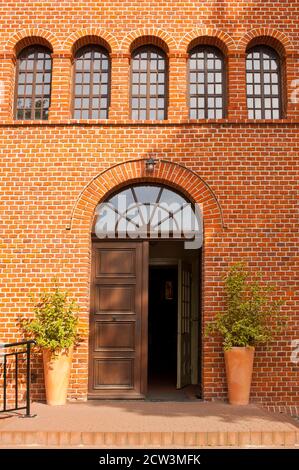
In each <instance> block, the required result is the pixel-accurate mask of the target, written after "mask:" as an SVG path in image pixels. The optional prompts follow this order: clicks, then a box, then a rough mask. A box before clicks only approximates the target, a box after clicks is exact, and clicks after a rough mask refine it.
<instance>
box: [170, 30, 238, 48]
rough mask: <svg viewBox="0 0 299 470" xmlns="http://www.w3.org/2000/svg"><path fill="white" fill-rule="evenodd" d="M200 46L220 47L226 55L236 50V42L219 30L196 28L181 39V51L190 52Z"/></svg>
mask: <svg viewBox="0 0 299 470" xmlns="http://www.w3.org/2000/svg"><path fill="white" fill-rule="evenodd" d="M199 44H201V45H202V44H206V45H209V46H215V47H218V49H220V50H221V51H222V52H223V53H224V54H228V53H229V52H231V51H232V50H234V49H235V47H236V45H235V41H234V40H233V39H232V38H231V37H230V35H229V34H227V33H225V32H224V31H221V30H218V29H210V28H195V29H193V30H192V31H190V32H189V33H186V34H185V36H184V37H183V38H182V39H181V41H180V44H179V49H180V50H184V52H188V51H190V50H191V49H193V47H196V46H198V45H199Z"/></svg>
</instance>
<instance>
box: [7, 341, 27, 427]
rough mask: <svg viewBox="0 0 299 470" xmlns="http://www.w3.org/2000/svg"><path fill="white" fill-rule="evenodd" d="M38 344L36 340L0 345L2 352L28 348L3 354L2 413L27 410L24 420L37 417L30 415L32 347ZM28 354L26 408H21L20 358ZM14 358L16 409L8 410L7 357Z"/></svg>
mask: <svg viewBox="0 0 299 470" xmlns="http://www.w3.org/2000/svg"><path fill="white" fill-rule="evenodd" d="M34 344H36V342H35V341H34V340H28V341H19V342H15V343H0V350H1V349H5V348H14V347H18V346H26V348H25V349H23V350H22V351H14V352H9V353H2V354H0V356H2V357H4V360H3V367H4V371H3V408H2V410H0V413H4V412H6V413H8V412H10V411H17V410H26V414H25V415H22V417H23V418H33V417H34V416H36V415H32V414H31V413H30V405H31V397H30V395H31V346H32V345H34ZM21 354H26V406H19V403H18V400H19V397H18V392H19V383H18V378H19V356H20V355H21ZM8 356H14V358H15V363H14V364H15V407H14V408H7V357H8Z"/></svg>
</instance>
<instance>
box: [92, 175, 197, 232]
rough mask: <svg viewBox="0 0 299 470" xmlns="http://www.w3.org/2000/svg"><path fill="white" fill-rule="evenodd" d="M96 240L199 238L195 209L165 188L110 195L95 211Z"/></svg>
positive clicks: (132, 188)
mask: <svg viewBox="0 0 299 470" xmlns="http://www.w3.org/2000/svg"><path fill="white" fill-rule="evenodd" d="M94 232H95V234H96V235H97V237H99V238H127V237H129V238H183V239H185V240H186V239H189V240H190V239H194V238H198V237H199V236H200V237H201V235H202V217H201V210H200V208H199V206H198V205H196V204H193V203H191V202H190V201H189V200H188V199H186V198H185V196H183V195H181V194H179V193H177V192H176V191H174V190H173V189H170V188H168V187H166V186H158V185H155V184H142V185H134V186H130V187H127V188H124V189H122V190H121V191H119V192H118V193H116V194H113V195H112V196H111V197H109V198H108V199H107V200H106V201H104V202H102V203H100V204H99V205H98V206H97V208H96V217H95V224H94Z"/></svg>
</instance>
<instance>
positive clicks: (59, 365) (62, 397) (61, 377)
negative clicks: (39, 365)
mask: <svg viewBox="0 0 299 470" xmlns="http://www.w3.org/2000/svg"><path fill="white" fill-rule="evenodd" d="M72 357H73V348H70V349H63V350H62V351H61V352H59V354H56V355H53V353H51V351H50V350H49V349H44V350H43V362H44V377H45V387H46V397H47V404H48V405H52V406H56V405H65V403H66V397H67V391H68V384H69V378H70V370H71V363H72Z"/></svg>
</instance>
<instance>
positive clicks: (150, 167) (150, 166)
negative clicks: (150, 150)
mask: <svg viewBox="0 0 299 470" xmlns="http://www.w3.org/2000/svg"><path fill="white" fill-rule="evenodd" d="M156 163H157V160H155V159H154V158H153V157H151V158H148V159H147V160H146V161H145V168H146V171H148V172H149V173H153V171H154V169H155V165H156Z"/></svg>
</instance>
